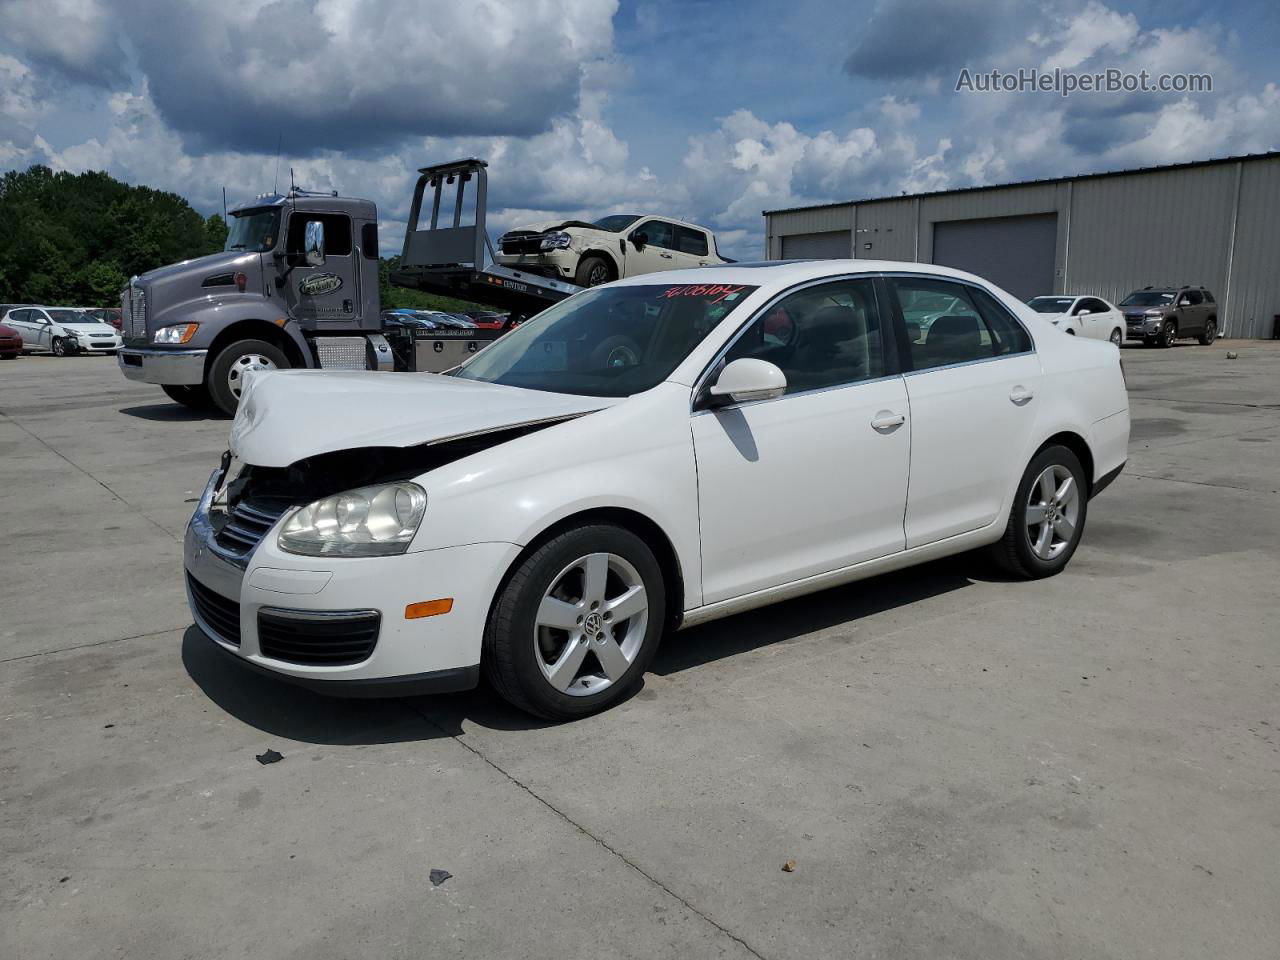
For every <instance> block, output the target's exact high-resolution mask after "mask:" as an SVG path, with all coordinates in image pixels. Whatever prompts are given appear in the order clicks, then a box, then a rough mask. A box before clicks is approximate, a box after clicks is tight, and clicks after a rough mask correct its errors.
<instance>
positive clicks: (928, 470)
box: [890, 276, 1041, 549]
mask: <svg viewBox="0 0 1280 960" xmlns="http://www.w3.org/2000/svg"><path fill="white" fill-rule="evenodd" d="M890 287H891V288H892V289H893V290H894V292H895V293H896V298H897V316H896V317H895V323H897V324H898V325H899V330H900V334H899V335H900V337H901V340H902V342H903V343H904V344H905V353H906V362H907V364H908V369H907V371H906V373H905V380H906V387H907V396H908V399H909V401H910V406H911V413H910V416H911V482H910V485H909V488H908V493H907V510H906V545H907V549H911V548H912V547H919V546H922V545H924V544H928V543H933V542H936V541H939V540H945V539H947V538H948V537H954V536H957V535H958V534H962V533H966V532H969V531H972V530H978V529H981V528H982V527H985V526H987V525H989V524H991V523H992V522H993V521H994V520H996V519H997V517H998V516H999V515H1000V512H1001V510H1002V508H1003V506H1004V501H1005V499H1006V497H1008V496H1009V495H1010V492H1011V491H1012V490H1013V488H1014V487H1015V486H1016V485H1017V482H1018V479H1019V477H1020V476H1021V475H1022V471H1023V470H1024V469H1025V468H1026V460H1027V457H1028V456H1029V453H1030V451H1029V450H1028V445H1029V444H1030V442H1031V438H1032V433H1033V430H1034V427H1035V420H1036V410H1037V407H1038V401H1037V399H1036V392H1037V391H1038V390H1039V388H1040V381H1041V372H1040V361H1039V358H1038V357H1037V356H1036V354H1035V351H1034V345H1033V342H1032V340H1031V336H1030V335H1029V334H1028V333H1027V331H1026V330H1025V329H1023V327H1022V324H1021V323H1020V322H1019V321H1018V320H1017V318H1016V317H1014V316H1013V314H1012V313H1010V312H1009V310H1007V309H1006V308H1005V307H1003V306H1002V305H1000V304H999V303H998V302H997V301H996V300H995V298H994V297H993V296H992V295H991V294H989V293H987V292H986V291H985V290H983V289H982V288H980V287H978V286H976V285H970V284H968V283H960V282H956V281H950V280H939V279H935V278H932V277H921V276H898V277H893V278H891V279H890ZM929 295H940V296H946V297H950V298H953V299H952V301H951V302H952V303H953V306H952V307H951V312H949V313H947V314H945V315H943V316H939V317H937V318H935V319H934V320H933V321H932V322H931V323H930V325H929V327H928V330H927V332H926V333H925V334H924V336H923V337H921V338H920V339H916V340H913V339H909V338H908V336H907V328H906V323H905V321H904V320H903V318H902V312H901V304H902V303H908V304H910V303H913V302H919V301H920V300H921V299H923V298H925V297H927V296H929Z"/></svg>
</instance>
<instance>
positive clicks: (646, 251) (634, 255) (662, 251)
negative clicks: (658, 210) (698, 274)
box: [624, 220, 676, 277]
mask: <svg viewBox="0 0 1280 960" xmlns="http://www.w3.org/2000/svg"><path fill="white" fill-rule="evenodd" d="M640 233H643V234H646V235H647V236H648V237H649V239H648V241H646V243H645V245H644V246H643V247H642V248H641V249H639V250H637V249H636V247H635V241H634V240H633V239H631V238H633V237H635V236H636V235H637V234H640ZM674 243H675V239H674V234H673V231H672V225H671V224H669V223H667V222H665V221H662V220H646V221H645V222H644V223H641V224H638V225H637V226H636V227H635V229H633V230H632V231H631V233H630V234H628V240H627V253H626V257H625V258H624V259H625V267H624V269H625V271H626V276H628V277H634V276H638V275H639V274H642V273H656V272H658V271H659V270H674V269H675V268H676V263H675V255H674V254H673V252H672V251H671V249H670V248H671V246H672V245H673V244H674Z"/></svg>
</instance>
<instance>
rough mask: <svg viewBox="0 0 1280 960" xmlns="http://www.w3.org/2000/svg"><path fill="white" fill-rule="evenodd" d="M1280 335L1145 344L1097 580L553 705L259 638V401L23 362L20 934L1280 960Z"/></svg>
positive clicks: (915, 606)
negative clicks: (200, 510) (273, 658)
mask: <svg viewBox="0 0 1280 960" xmlns="http://www.w3.org/2000/svg"><path fill="white" fill-rule="evenodd" d="M1277 347H1280V344H1270V343H1253V342H1247V343H1241V342H1220V343H1218V344H1216V345H1214V346H1213V347H1211V348H1202V347H1197V346H1194V345H1186V346H1179V347H1178V348H1176V349H1173V350H1164V351H1155V350H1143V349H1141V348H1127V349H1126V350H1125V354H1124V356H1125V361H1126V364H1127V367H1128V370H1129V383H1130V387H1131V389H1132V392H1133V414H1134V432H1133V441H1132V451H1131V459H1130V461H1129V467H1128V470H1127V472H1126V473H1125V474H1124V475H1123V476H1122V477H1121V478H1120V480H1119V481H1117V483H1116V484H1115V486H1113V487H1112V488H1111V489H1110V490H1109V491H1107V492H1106V493H1105V494H1104V495H1103V496H1101V497H1100V498H1099V499H1097V500H1095V501H1094V502H1093V504H1092V506H1091V509H1090V516H1089V523H1088V527H1087V529H1086V532H1085V539H1084V543H1083V545H1082V547H1081V549H1080V551H1079V552H1078V553H1077V555H1076V558H1075V560H1074V562H1073V563H1072V565H1071V566H1070V567H1069V569H1068V570H1067V572H1066V573H1065V574H1064V575H1062V576H1060V577H1058V578H1056V579H1052V580H1049V581H1044V582H1039V583H1008V582H1000V581H998V580H995V579H993V578H991V577H990V576H989V575H988V573H987V572H986V571H985V570H983V569H982V568H979V567H977V566H975V565H974V564H973V563H972V562H971V561H970V560H968V559H956V560H952V561H947V562H944V563H939V564H934V565H931V566H928V567H925V568H921V569H919V570H916V571H909V572H906V573H903V574H900V575H894V576H890V577H885V578H881V579H877V580H872V581H868V582H864V583H861V584H855V585H853V586H850V587H846V588H842V589H838V590H833V591H829V592H827V593H823V594H820V595H818V596H815V597H812V598H808V599H804V600H800V601H796V602H791V603H788V604H785V605H782V606H779V607H775V608H773V609H770V610H767V611H762V612H759V613H754V614H750V615H746V616H742V617H738V618H735V619H732V620H727V621H723V622H720V623H717V624H713V625H710V626H707V627H703V628H698V629H695V630H690V631H687V632H685V633H682V634H679V635H677V636H676V637H674V638H672V639H671V640H670V641H669V642H668V643H667V645H666V646H665V648H664V649H663V650H662V651H661V652H660V654H659V656H658V659H657V662H656V666H655V669H654V671H653V673H652V674H651V675H650V676H649V677H648V678H647V680H646V683H645V686H644V689H643V690H642V691H641V692H640V693H639V694H638V695H637V696H636V697H635V698H633V699H632V700H631V701H629V702H628V703H626V704H625V705H623V706H621V707H620V708H618V709H615V710H614V711H612V712H610V713H608V714H605V715H603V716H600V717H596V718H594V719H590V720H587V721H584V722H580V723H576V724H570V725H564V726H558V727H547V726H541V725H537V724H531V723H530V722H529V721H528V720H527V718H525V717H523V716H522V715H519V714H516V713H514V712H512V711H511V710H509V709H508V708H506V707H505V706H504V705H502V704H501V702H499V701H497V700H496V698H494V697H493V696H492V695H491V694H489V693H487V692H483V691H480V692H476V693H473V694H467V695H459V696H454V697H448V698H438V699H418V700H400V701H386V702H374V703H369V702H344V701H330V700H325V699H322V698H319V697H316V696H313V695H310V694H307V693H304V692H301V691H298V690H295V689H293V688H289V687H285V686H282V685H278V684H276V683H274V682H272V681H270V680H267V679H263V678H259V677H256V676H251V675H248V674H245V673H243V672H241V671H239V670H237V669H235V668H234V665H230V664H227V663H224V662H223V661H222V659H221V658H220V657H218V656H216V651H213V650H210V649H209V647H208V645H207V641H204V640H202V639H201V638H200V637H199V636H198V635H197V634H196V633H195V631H194V630H193V629H192V628H191V627H190V618H189V617H188V615H187V612H186V607H185V604H184V601H183V597H182V587H181V551H180V537H181V533H182V529H183V526H184V524H185V522H186V519H187V516H188V515H189V513H190V510H191V499H192V498H193V497H195V496H196V495H197V493H198V492H199V490H200V489H201V487H202V486H203V483H204V481H205V479H206V477H207V476H208V473H209V471H210V470H211V469H212V467H213V465H214V462H215V461H216V458H217V455H218V453H219V452H220V451H221V450H222V449H223V447H224V446H225V440H226V433H227V422H226V421H224V420H216V419H204V418H202V417H198V416H194V415H192V414H190V413H188V412H187V411H185V410H183V409H182V408H180V407H178V406H175V405H172V404H169V403H168V402H167V401H166V400H165V398H164V396H163V395H162V394H161V393H160V391H159V390H158V389H156V388H151V387H145V386H137V385H132V384H129V383H127V382H126V381H124V380H123V379H122V378H121V377H120V375H119V373H118V372H117V370H116V367H115V363H114V361H112V360H108V359H105V358H97V357H86V358H71V359H67V360H55V359H52V358H46V357H28V358H23V359H20V360H18V361H16V362H0V517H2V518H3V521H2V522H0V558H2V560H0V563H2V570H3V579H2V580H0V583H2V584H3V587H2V588H0V611H2V612H0V718H2V719H3V728H2V729H3V736H2V738H0V957H4V958H12V960H36V958H57V960H65V958H69V957H76V958H92V957H128V958H131V960H141V958H152V957H154V958H176V957H200V958H204V957H210V958H238V957H255V958H259V957H261V958H266V957H270V958H277V957H299V958H301V957H307V958H348V957H378V958H399V957H406V958H408V957H413V958H419V957H468V958H498V957H535V958H540V957H547V958H577V957H583V958H599V957H613V956H627V957H642V958H646V960H651V958H659V957H679V958H689V957H704V956H705V957H735V958H740V957H764V958H769V960H775V958H776V960H782V958H815V957H837V956H839V957H844V956H857V957H921V958H940V957H963V958H975V960H1000V958H1011V960H1013V958H1016V960H1028V958H1039V957H1046V958H1047V957H1055V958H1056V957H1064V958H1067V957H1069V958H1073V960H1076V958H1095V957H1098V958H1102V957H1108V958H1109V957H1115V958H1122V957H1125V958H1127V957H1155V958H1160V960H1175V958H1188V960H1204V958H1206V957H1213V958H1227V957H1230V958H1260V960H1261V958H1270V960H1274V958H1275V956H1276V951H1277V944H1280V910H1277V906H1278V905H1280V706H1278V704H1280V629H1278V628H1277V626H1276V624H1277V622H1280V589H1278V585H1280V501H1278V500H1277V497H1276V494H1277V488H1278V487H1280V349H1277ZM1228 349H1231V350H1238V351H1239V352H1240V357H1239V359H1238V360H1234V361H1229V360H1227V359H1226V352H1227V350H1228ZM269 747H270V748H274V749H276V750H278V751H280V752H281V753H283V754H284V757H285V759H284V760H283V762H280V763H277V764H274V765H271V766H263V765H260V764H258V763H257V762H255V760H254V755H255V754H259V753H262V752H263V751H264V750H266V749H267V748H269ZM788 860H795V861H796V868H795V872H794V873H785V872H783V871H782V870H781V869H780V868H781V866H782V864H783V863H784V862H785V861H788ZM432 868H443V869H446V870H448V871H450V872H451V873H452V874H453V877H452V878H451V879H449V880H448V881H447V882H445V883H444V884H443V885H441V886H438V887H433V886H432V884H431V883H430V882H429V880H428V873H429V871H430V870H431V869H432Z"/></svg>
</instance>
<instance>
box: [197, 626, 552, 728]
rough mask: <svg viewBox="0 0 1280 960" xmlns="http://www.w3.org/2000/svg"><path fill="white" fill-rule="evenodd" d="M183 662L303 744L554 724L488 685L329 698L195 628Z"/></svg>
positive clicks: (257, 720) (214, 696)
mask: <svg viewBox="0 0 1280 960" xmlns="http://www.w3.org/2000/svg"><path fill="white" fill-rule="evenodd" d="M182 664H183V666H184V667H185V668H186V671H187V674H188V675H189V676H190V677H191V679H192V680H194V681H195V683H196V686H198V687H199V688H200V689H201V691H203V692H204V694H205V696H207V697H208V698H209V700H210V701H211V702H213V703H214V704H215V705H217V706H218V707H219V708H221V709H222V710H224V711H226V712H227V713H228V714H230V715H231V716H233V717H235V718H236V719H237V720H239V721H240V722H241V723H244V724H247V725H248V726H251V727H254V728H255V729H257V730H261V731H262V732H263V733H268V734H273V735H275V736H279V737H287V738H289V739H290V740H297V741H300V742H302V743H323V744H331V745H344V746H356V745H365V744H377V743H404V742H412V741H421V740H435V739H439V738H441V737H455V736H458V735H459V734H461V733H462V732H463V729H462V723H463V721H464V720H466V721H469V722H472V723H475V724H477V725H479V726H481V727H487V728H489V729H494V730H533V729H538V728H539V727H543V726H548V724H547V723H546V722H545V721H541V720H537V719H536V718H534V717H531V716H528V715H527V714H524V713H522V712H520V711H519V710H517V709H516V708H514V707H512V706H509V705H508V704H506V703H505V702H504V701H502V700H501V699H499V697H498V696H497V695H496V694H495V693H493V692H492V691H491V690H489V689H488V688H487V687H486V686H483V685H482V686H481V687H479V688H477V689H475V690H468V691H466V692H463V693H453V694H441V695H437V696H433V697H388V698H385V699H369V700H361V699H350V700H348V699H343V698H339V697H326V696H324V695H322V694H319V693H313V692H311V691H310V690H306V689H304V688H302V687H297V686H294V685H292V684H289V683H285V682H284V681H282V680H276V679H274V678H272V677H268V676H263V675H262V674H259V673H254V672H253V671H251V670H247V669H245V668H244V667H242V666H241V665H240V664H238V663H236V662H235V661H234V660H233V659H232V656H231V655H230V654H227V653H225V652H223V651H222V650H219V649H218V648H216V647H215V646H214V644H213V641H212V640H209V639H208V638H207V637H205V636H204V635H203V634H202V633H201V632H200V631H199V630H198V629H197V628H196V627H195V626H190V627H188V628H187V631H186V633H185V634H183V637H182Z"/></svg>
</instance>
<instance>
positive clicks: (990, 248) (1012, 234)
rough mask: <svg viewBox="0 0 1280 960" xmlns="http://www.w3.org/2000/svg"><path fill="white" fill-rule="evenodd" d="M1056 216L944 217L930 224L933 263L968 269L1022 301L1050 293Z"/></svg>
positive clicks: (1046, 214) (1056, 240)
mask: <svg viewBox="0 0 1280 960" xmlns="http://www.w3.org/2000/svg"><path fill="white" fill-rule="evenodd" d="M1057 242H1058V215H1057V214H1056V213H1038V214H1034V215H1032V216H1026V217H989V218H987V219H983V220H944V221H940V222H938V223H935V224H934V225H933V262H934V263H938V264H942V265H943V266H947V267H956V268H957V269H959V270H968V271H969V272H970V273H976V274H977V275H978V276H980V277H984V278H985V279H987V280H990V281H991V282H992V283H994V284H995V285H996V286H999V287H1004V289H1006V290H1008V291H1009V292H1010V293H1012V294H1013V295H1014V296H1016V297H1019V298H1021V299H1023V300H1028V299H1030V298H1031V297H1037V296H1041V295H1043V294H1048V293H1053V263H1054V254H1055V252H1056V250H1057Z"/></svg>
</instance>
